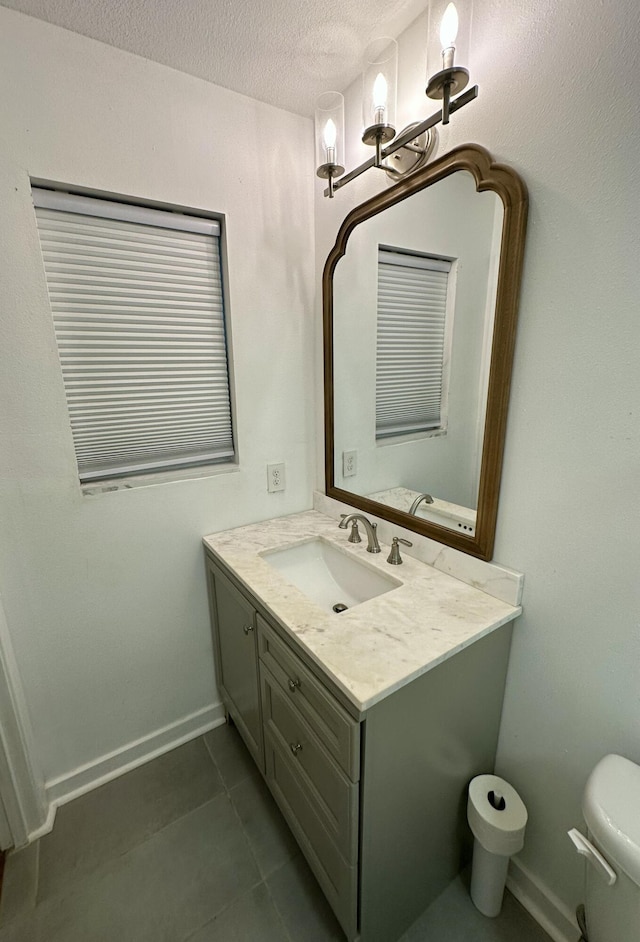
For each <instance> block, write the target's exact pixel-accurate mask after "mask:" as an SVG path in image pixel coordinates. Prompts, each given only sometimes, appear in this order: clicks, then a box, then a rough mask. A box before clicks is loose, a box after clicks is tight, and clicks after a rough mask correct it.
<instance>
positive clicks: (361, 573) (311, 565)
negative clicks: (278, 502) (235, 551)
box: [260, 537, 402, 611]
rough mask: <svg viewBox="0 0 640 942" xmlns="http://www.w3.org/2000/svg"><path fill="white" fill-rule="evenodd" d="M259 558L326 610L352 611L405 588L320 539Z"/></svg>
mask: <svg viewBox="0 0 640 942" xmlns="http://www.w3.org/2000/svg"><path fill="white" fill-rule="evenodd" d="M365 552H366V551H365ZM260 555H261V556H262V558H263V559H264V560H265V561H266V562H267V563H269V565H270V566H273V567H274V569H277V570H278V572H281V573H282V575H283V576H285V578H286V579H288V580H289V582H291V583H293V585H295V586H296V588H298V589H300V591H301V592H304V594H305V595H306V596H307V597H308V598H310V599H311V601H312V602H315V603H316V605H319V606H320V608H323V609H325V610H327V611H336V606H338V611H343V610H344V609H342V608H341V607H340V606H346V608H352V607H353V606H354V605H359V604H360V602H366V601H367V600H368V599H373V598H375V597H376V596H377V595H382V594H383V593H384V592H390V591H391V589H396V588H397V587H398V586H400V585H402V582H400V580H398V579H394V578H393V576H388V575H387V574H386V573H382V572H379V571H378V569H376V568H374V567H373V566H370V565H369V564H368V563H367V562H365V561H364V560H363V561H360V560H359V559H356V558H354V556H353V555H352V554H351V553H348V552H345V551H343V550H341V549H339V548H338V547H337V546H335V545H334V544H333V543H329V542H328V541H327V540H323V539H322V538H320V537H317V538H315V539H312V540H307V541H306V542H305V543H296V544H294V545H293V546H286V547H284V549H278V550H267V552H265V553H261V554H260Z"/></svg>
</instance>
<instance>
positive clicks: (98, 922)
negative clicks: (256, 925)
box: [0, 794, 260, 942]
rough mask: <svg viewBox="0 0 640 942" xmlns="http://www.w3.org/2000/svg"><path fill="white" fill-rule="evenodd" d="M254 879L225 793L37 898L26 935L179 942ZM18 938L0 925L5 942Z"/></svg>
mask: <svg viewBox="0 0 640 942" xmlns="http://www.w3.org/2000/svg"><path fill="white" fill-rule="evenodd" d="M259 879H260V877H259V873H258V870H257V867H256V865H255V861H254V859H253V856H252V854H251V851H250V849H249V846H248V843H247V840H246V837H245V835H244V833H243V831H242V828H241V826H240V824H239V822H238V819H237V816H236V814H235V812H234V810H233V808H232V806H231V802H230V801H229V798H228V796H227V795H226V794H222V795H219V796H218V797H217V798H214V799H213V800H212V801H210V802H209V803H207V804H206V805H203V806H202V807H200V808H198V809H197V810H195V811H193V812H191V813H190V814H188V815H186V816H185V817H182V818H180V819H179V820H178V821H175V822H174V823H173V824H170V825H168V826H167V827H166V828H165V829H164V830H162V831H160V832H159V833H157V834H155V835H154V836H153V837H151V838H150V839H149V840H148V841H145V842H144V843H143V844H139V845H137V846H136V847H135V848H133V849H132V850H131V851H129V852H128V853H127V854H125V855H123V856H122V857H120V858H118V859H117V860H111V861H110V862H109V863H108V864H106V865H105V866H104V867H102V868H100V869H99V870H96V871H94V873H93V874H92V875H91V876H90V877H89V878H87V879H86V880H85V881H83V883H82V884H80V886H79V888H78V892H76V893H73V894H71V895H70V896H65V897H56V898H55V899H51V900H48V901H47V902H46V903H42V904H40V905H38V907H37V908H36V911H35V914H34V917H33V919H32V920H31V934H30V935H25V936H24V938H25V939H28V940H29V942H120V940H126V942H181V940H183V939H185V938H186V937H187V936H188V935H189V934H193V932H194V931H195V930H196V929H197V928H198V927H201V926H203V925H205V924H206V923H207V922H208V921H210V920H211V919H212V918H213V917H214V916H216V915H217V914H218V913H219V912H221V910H222V909H224V908H225V907H226V906H228V905H229V904H230V903H232V902H233V901H234V900H235V899H236V898H237V897H238V896H240V895H241V894H244V893H246V892H247V891H248V890H249V889H250V888H251V887H253V886H255V885H256V884H257V883H258V882H259ZM20 922H22V920H20ZM12 927H13V926H12V925H11V926H10V927H9V928H12ZM22 939H23V936H21V935H19V934H18V935H15V936H7V937H6V938H5V936H4V935H3V934H2V932H0V940H2V942H18V940H19V942H22Z"/></svg>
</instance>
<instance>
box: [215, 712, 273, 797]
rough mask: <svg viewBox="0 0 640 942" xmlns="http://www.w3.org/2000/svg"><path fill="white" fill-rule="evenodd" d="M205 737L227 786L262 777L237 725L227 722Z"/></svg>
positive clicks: (231, 786)
mask: <svg viewBox="0 0 640 942" xmlns="http://www.w3.org/2000/svg"><path fill="white" fill-rule="evenodd" d="M204 739H205V742H206V744H207V748H208V749H209V752H210V753H211V757H212V758H213V761H214V762H215V764H216V766H217V767H218V771H219V773H220V776H221V777H222V781H223V782H224V784H225V787H226V788H233V787H234V785H238V784H239V783H240V782H243V781H244V780H245V779H246V778H260V773H259V772H258V769H257V768H256V764H255V762H254V761H253V759H252V758H251V755H250V754H249V750H248V749H247V747H246V746H245V744H244V743H243V741H242V739H241V737H240V733H239V732H238V730H237V729H236V728H235V726H232V725H231V724H228V723H225V724H224V725H222V726H218V727H217V728H216V729H212V730H211V732H210V733H206V734H205V737H204Z"/></svg>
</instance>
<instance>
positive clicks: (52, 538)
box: [0, 8, 315, 796]
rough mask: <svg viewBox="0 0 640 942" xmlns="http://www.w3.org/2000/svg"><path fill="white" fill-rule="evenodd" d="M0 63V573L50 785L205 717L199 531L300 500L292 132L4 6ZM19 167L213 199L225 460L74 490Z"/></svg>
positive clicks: (185, 198)
mask: <svg viewBox="0 0 640 942" xmlns="http://www.w3.org/2000/svg"><path fill="white" fill-rule="evenodd" d="M0 74H1V78H0V87H1V88H2V96H1V99H0V101H1V104H0V124H1V126H2V139H3V144H2V155H1V157H0V239H1V257H2V268H3V275H2V279H1V284H0V312H1V315H0V316H1V319H2V345H1V348H0V402H1V403H2V406H1V407H0V409H1V412H0V441H1V443H2V444H1V448H0V462H1V480H2V484H1V489H0V519H2V521H3V523H2V545H1V548H0V589H1V591H2V595H3V600H4V604H5V608H6V614H7V620H8V624H9V628H10V631H11V637H12V642H13V647H14V649H15V655H16V659H17V663H18V666H19V669H20V673H21V677H22V682H23V685H24V689H25V694H26V699H27V702H28V705H29V711H30V715H31V723H32V726H33V731H34V737H35V742H36V750H37V757H36V759H37V762H38V764H39V765H40V766H41V767H42V769H43V771H44V776H45V778H46V780H47V782H48V783H49V785H50V786H51V785H52V784H53V789H52V790H51V789H50V794H53V795H54V796H55V795H63V796H64V794H65V791H68V790H69V789H70V788H74V787H78V786H81V785H82V784H83V783H84V784H86V783H89V782H91V780H92V777H93V778H95V776H96V775H98V774H104V773H108V772H109V769H112V768H116V767H117V766H118V763H120V762H122V761H129V760H133V759H135V758H136V756H139V755H142V754H144V753H145V751H149V750H150V749H153V748H158V747H164V746H166V744H167V742H169V741H171V740H172V739H175V738H177V737H178V738H179V736H181V735H186V734H189V733H190V732H193V730H194V729H197V728H199V727H200V726H202V725H206V724H207V723H209V724H210V723H211V722H212V721H213V720H214V719H215V717H216V716H217V715H219V713H217V712H216V709H215V708H216V705H217V704H218V703H219V697H218V694H217V691H216V689H215V682H214V674H213V659H212V648H211V640H210V632H209V627H208V616H207V610H206V589H205V581H204V572H203V557H202V549H201V545H200V539H201V537H202V536H203V534H206V533H209V532H212V531H214V530H218V529H224V528H227V527H232V526H235V525H240V524H243V523H246V522H247V521H253V520H259V519H262V518H267V517H271V516H277V515H280V514H283V513H289V512H294V511H298V510H301V509H305V508H307V507H309V506H311V491H312V486H313V461H314V447H315V445H314V439H313V424H312V421H313V420H312V401H311V396H310V395H309V386H310V379H309V377H310V375H312V372H313V349H312V345H313V326H312V325H313V319H314V316H315V315H314V311H313V260H312V258H313V229H312V212H313V182H312V180H313V152H312V143H313V142H312V134H311V130H310V128H311V124H310V122H309V121H308V120H307V119H304V118H301V117H298V116H295V115H292V114H289V113H286V112H283V111H280V110H278V109H275V108H272V107H269V106H267V105H264V104H261V103H258V102H256V101H253V100H251V99H248V98H245V97H243V96H240V95H237V94H235V93H232V92H229V91H226V90H224V89H221V88H217V87H215V86H213V85H210V84H207V83H206V82H203V81H200V80H198V79H195V78H193V77H190V76H187V75H184V74H181V73H179V72H176V71H173V70H172V69H169V68H166V67H163V66H159V65H156V64H154V63H150V62H147V61H145V60H143V59H141V58H137V57H135V56H132V55H129V54H127V53H124V52H120V51H118V50H116V49H114V48H111V47H109V46H105V45H101V44H100V43H97V42H94V41H92V40H88V39H85V38H82V37H79V36H76V35H74V34H72V33H69V32H66V31H64V30H61V29H58V28H56V27H54V26H50V25H48V24H45V23H42V22H39V21H37V20H35V19H30V18H28V17H25V16H22V15H20V14H17V13H13V12H10V11H8V10H6V9H4V8H0ZM30 176H32V177H36V178H42V179H45V180H50V181H59V182H62V183H67V184H71V185H76V186H83V187H89V188H93V189H97V190H102V191H105V192H109V193H114V194H124V195H131V196H134V197H138V198H140V199H149V200H157V201H164V202H167V203H171V204H177V205H180V206H185V207H194V208H197V209H201V210H209V211H215V212H218V213H224V214H225V217H226V225H227V250H228V258H229V301H230V316H231V327H232V335H233V351H234V362H235V369H234V372H235V389H236V405H237V431H238V443H239V454H240V466H239V470H237V471H235V472H232V473H226V474H217V475H213V476H208V477H207V476H201V477H200V478H195V479H192V480H186V481H181V482H174V483H164V484H160V485H156V486H150V487H138V488H134V489H131V490H120V491H117V492H114V493H108V494H103V495H99V496H94V497H86V496H83V495H82V494H81V492H80V489H79V485H78V480H77V471H76V467H75V459H74V453H73V445H72V439H71V433H70V428H69V421H68V418H67V413H66V405H65V400H64V391H63V386H62V380H61V375H60V369H59V364H58V361H57V353H56V347H55V339H54V333H53V328H52V322H51V314H50V310H49V305H48V300H47V294H46V286H45V279H44V273H43V266H42V260H41V256H40V249H39V245H38V236H37V232H36V226H35V219H34V214H33V208H32V205H31V198H30V189H29V177H30ZM268 461H285V462H286V465H287V490H286V492H285V493H283V494H274V495H268V494H267V492H266V464H267V462H268ZM138 740H141V742H137V741H138ZM132 743H133V744H134V745H133V746H131V744H132ZM128 747H130V748H128ZM114 751H115V752H116V753H117V754H116V755H115V756H111V757H110V758H109V754H110V753H112V752H114ZM105 756H106V757H107V758H106V759H105V758H104V757H105ZM85 765H88V766H89V767H88V768H84V769H83V768H82V767H84V766H85ZM78 770H80V772H79V773H78V775H74V773H76V772H77V771H78Z"/></svg>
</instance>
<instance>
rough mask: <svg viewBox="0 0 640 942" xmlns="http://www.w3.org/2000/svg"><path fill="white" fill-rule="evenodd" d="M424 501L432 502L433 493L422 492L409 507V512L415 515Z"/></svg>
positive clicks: (426, 502)
mask: <svg viewBox="0 0 640 942" xmlns="http://www.w3.org/2000/svg"><path fill="white" fill-rule="evenodd" d="M422 501H424V502H425V504H432V503H433V497H432V496H431V494H420V496H419V497H416V499H415V500H414V502H413V503H412V504H411V507H410V508H409V513H410V514H414V515H415V512H416V510H417V509H418V506H419V505H420V504H421V503H422Z"/></svg>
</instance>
